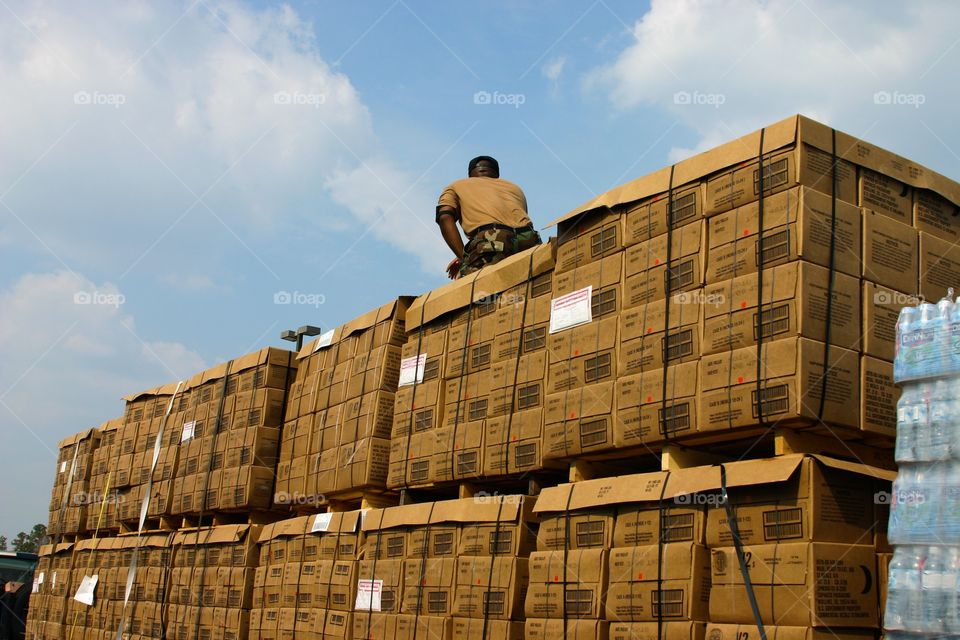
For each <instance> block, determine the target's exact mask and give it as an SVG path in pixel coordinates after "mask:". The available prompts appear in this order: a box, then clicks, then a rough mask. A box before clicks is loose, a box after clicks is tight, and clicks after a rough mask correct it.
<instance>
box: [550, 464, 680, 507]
mask: <svg viewBox="0 0 960 640" xmlns="http://www.w3.org/2000/svg"><path fill="white" fill-rule="evenodd" d="M667 475H668V474H667V472H666V471H652V472H650V473H638V474H634V475H629V476H618V477H615V478H598V479H596V480H584V481H582V482H576V483H573V484H570V483H567V484H561V485H559V486H556V487H549V488H547V489H544V490H543V491H541V492H540V497H539V498H537V504H536V506H534V508H533V511H534V513H550V512H556V511H567V510H570V511H575V510H578V509H587V508H590V507H599V506H605V505H612V504H622V503H627V502H656V501H657V500H659V499H660V495H661V493H662V492H663V486H664V484H663V483H664V482H666V481H667Z"/></svg>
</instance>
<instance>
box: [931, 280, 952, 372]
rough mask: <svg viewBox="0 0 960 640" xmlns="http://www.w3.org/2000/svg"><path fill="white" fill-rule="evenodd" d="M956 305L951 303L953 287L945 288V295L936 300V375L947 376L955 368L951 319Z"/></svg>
mask: <svg viewBox="0 0 960 640" xmlns="http://www.w3.org/2000/svg"><path fill="white" fill-rule="evenodd" d="M955 307H956V305H955V304H954V303H953V289H952V288H950V289H947V295H945V296H944V297H942V298H940V301H939V302H937V316H939V318H940V320H939V330H938V332H937V336H936V342H935V344H936V348H935V351H936V355H935V356H934V357H935V358H936V362H937V369H936V370H937V375H941V376H948V375H951V374H953V373H954V372H955V371H956V370H955V369H954V368H953V358H952V357H951V353H953V336H952V331H951V321H952V319H953V314H954V310H955Z"/></svg>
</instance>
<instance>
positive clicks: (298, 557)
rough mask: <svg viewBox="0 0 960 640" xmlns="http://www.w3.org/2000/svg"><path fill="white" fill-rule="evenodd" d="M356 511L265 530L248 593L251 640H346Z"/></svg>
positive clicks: (357, 540) (357, 536)
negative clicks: (293, 639) (251, 603)
mask: <svg viewBox="0 0 960 640" xmlns="http://www.w3.org/2000/svg"><path fill="white" fill-rule="evenodd" d="M359 521H360V513H359V512H357V511H351V512H341V513H326V514H318V515H316V516H301V517H298V518H292V519H289V520H283V521H281V522H277V523H274V524H270V525H267V526H265V527H264V528H263V531H262V532H261V534H260V541H259V554H260V558H259V559H260V564H259V567H258V568H257V570H256V574H255V579H254V588H253V610H252V611H251V614H250V640H290V639H292V638H298V639H304V640H323V639H325V638H349V637H351V636H350V634H351V633H352V629H353V608H354V604H355V602H356V591H357V578H356V575H357V562H358V560H357V559H358V557H359V555H360V551H361V540H362V538H361V533H360V530H359Z"/></svg>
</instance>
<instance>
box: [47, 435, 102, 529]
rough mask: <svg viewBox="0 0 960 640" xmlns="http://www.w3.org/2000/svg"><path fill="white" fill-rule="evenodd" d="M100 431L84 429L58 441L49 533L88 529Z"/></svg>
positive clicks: (48, 526)
mask: <svg viewBox="0 0 960 640" xmlns="http://www.w3.org/2000/svg"><path fill="white" fill-rule="evenodd" d="M99 444H100V431H99V430H98V429H87V430H86V431H81V432H80V433H77V434H74V435H72V436H70V437H69V438H65V439H64V440H62V441H60V442H59V443H58V444H57V448H58V454H57V462H56V474H55V475H54V480H53V491H51V496H50V518H49V521H48V524H47V533H48V534H49V535H59V536H62V535H65V534H66V535H72V534H77V533H83V532H84V531H87V528H88V527H87V513H88V506H89V503H90V494H91V492H90V488H91V487H92V486H93V485H92V483H91V480H90V476H91V471H92V468H93V459H94V452H95V451H96V449H97V446H98V445H99Z"/></svg>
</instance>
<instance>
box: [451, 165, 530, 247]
mask: <svg viewBox="0 0 960 640" xmlns="http://www.w3.org/2000/svg"><path fill="white" fill-rule="evenodd" d="M439 205H440V206H443V205H446V206H449V207H451V208H453V209H456V210H457V211H459V213H460V218H459V219H460V226H461V227H463V231H464V233H466V234H467V235H470V234H471V233H473V231H474V230H475V229H477V228H478V227H482V226H484V225H488V224H501V225H504V226H507V227H514V228H520V227H526V226H528V225H529V224H530V218H529V216H528V215H527V198H526V196H524V194H523V191H522V190H521V189H520V187H518V186H517V185H515V184H514V183H512V182H510V181H508V180H502V179H500V178H486V177H484V178H463V179H461V180H457V181H456V182H453V183H451V184H450V185H448V186H447V188H446V189H444V190H443V193H442V194H440V201H439Z"/></svg>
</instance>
